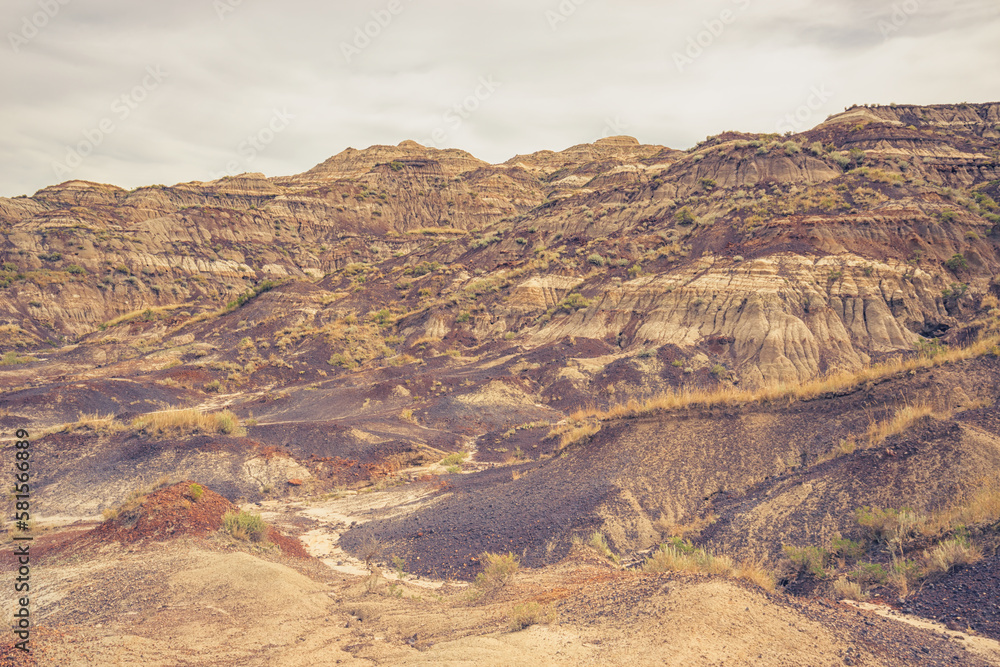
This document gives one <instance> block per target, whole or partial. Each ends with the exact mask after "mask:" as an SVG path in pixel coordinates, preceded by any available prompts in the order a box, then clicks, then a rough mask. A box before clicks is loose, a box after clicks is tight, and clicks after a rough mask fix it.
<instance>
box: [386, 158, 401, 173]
mask: <svg viewBox="0 0 1000 667" xmlns="http://www.w3.org/2000/svg"><path fill="white" fill-rule="evenodd" d="M389 168H390V169H392V170H393V171H399V170H401V169H402V168H403V163H402V162H400V161H398V160H393V161H392V162H390V163H389Z"/></svg>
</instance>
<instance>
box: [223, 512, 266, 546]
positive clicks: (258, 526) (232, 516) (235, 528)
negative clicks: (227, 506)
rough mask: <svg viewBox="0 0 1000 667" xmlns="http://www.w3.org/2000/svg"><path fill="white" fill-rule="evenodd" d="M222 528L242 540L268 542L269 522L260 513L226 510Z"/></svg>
mask: <svg viewBox="0 0 1000 667" xmlns="http://www.w3.org/2000/svg"><path fill="white" fill-rule="evenodd" d="M222 530H224V531H225V532H227V533H229V534H230V535H231V536H232V537H233V538H234V539H237V540H240V541H242V542H266V541H267V524H266V523H264V520H263V519H262V518H260V515H259V514H253V513H251V512H243V511H240V512H226V513H225V514H223V515H222Z"/></svg>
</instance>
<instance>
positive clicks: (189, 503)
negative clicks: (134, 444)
mask: <svg viewBox="0 0 1000 667" xmlns="http://www.w3.org/2000/svg"><path fill="white" fill-rule="evenodd" d="M193 485H194V482H181V483H179V484H174V485H173V486H168V487H166V488H163V489H159V490H158V491H154V492H153V493H151V494H149V495H148V496H146V497H145V498H144V499H143V500H142V501H141V502H139V503H138V505H137V506H136V507H134V508H131V509H126V510H123V511H122V512H121V514H120V515H119V516H118V517H116V518H114V519H112V520H110V521H105V522H104V523H102V524H101V525H100V526H98V527H97V528H95V529H94V530H93V531H91V533H90V536H91V537H95V538H97V539H100V540H102V541H105V540H114V541H116V542H121V543H123V544H132V543H134V542H140V541H143V540H161V541H162V540H167V539H170V538H172V537H180V536H181V535H193V536H195V537H205V536H206V535H208V534H209V533H211V532H214V531H216V530H218V529H219V528H221V527H222V516H223V515H224V514H225V513H226V512H238V511H239V508H238V507H236V505H234V504H233V503H231V502H229V501H228V500H226V499H225V498H223V497H222V496H220V495H219V494H217V493H215V492H214V491H212V490H210V489H205V488H202V495H201V497H200V498H199V499H198V500H197V501H195V499H194V494H193V493H192V486H193Z"/></svg>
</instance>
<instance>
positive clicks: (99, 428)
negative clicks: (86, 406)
mask: <svg viewBox="0 0 1000 667" xmlns="http://www.w3.org/2000/svg"><path fill="white" fill-rule="evenodd" d="M124 429H125V425H124V424H122V423H121V422H119V421H115V416H114V415H101V414H100V413H98V412H95V413H93V414H86V413H83V412H81V413H80V416H79V417H78V418H77V420H76V421H75V422H70V423H69V424H63V425H62V426H59V427H56V430H58V431H61V432H62V433H74V432H76V431H84V430H89V431H93V432H95V433H118V432H119V431H122V430H124Z"/></svg>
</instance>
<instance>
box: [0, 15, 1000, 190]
mask: <svg viewBox="0 0 1000 667" xmlns="http://www.w3.org/2000/svg"><path fill="white" fill-rule="evenodd" d="M0 28H2V33H3V35H4V39H3V44H0V84H2V86H3V91H4V95H3V98H4V99H3V102H2V104H0V128H2V130H0V195H2V196H13V195H18V194H31V193H33V192H35V191H36V190H38V189H39V188H42V187H44V186H46V185H50V184H53V183H59V182H62V181H66V180H70V179H85V180H93V181H99V182H104V183H114V184H116V185H120V186H122V187H128V188H130V187H135V186H138V185H144V184H152V183H164V184H172V183H177V182H182V181H190V180H210V179H212V178H218V177H219V176H222V175H224V174H226V173H232V174H236V173H241V172H245V171H261V172H264V173H265V174H267V175H268V176H277V175H286V174H295V173H299V172H302V171H305V170H306V169H309V168H310V167H312V166H313V165H315V164H316V163H318V162H321V161H323V160H324V159H326V158H327V157H329V156H331V155H333V154H335V153H338V152H340V151H341V150H343V149H344V148H346V147H348V146H351V147H354V148H363V147H366V146H369V145H372V144H396V143H399V142H400V141H402V140H404V139H414V140H416V141H418V142H420V143H422V144H425V145H432V146H437V147H441V148H444V147H456V148H462V149H464V150H468V151H469V152H471V153H472V154H474V155H476V156H477V157H480V158H482V159H484V160H488V161H490V162H502V161H504V160H506V159H508V158H510V157H512V156H514V155H516V154H518V153H526V152H531V151H535V150H541V149H553V150H560V149H563V148H566V147H568V146H571V145H573V144H577V143H582V142H590V141H594V140H596V139H599V138H600V137H602V136H610V135H614V134H629V135H632V136H635V137H637V138H638V139H639V140H640V141H642V142H644V143H656V144H663V145H667V146H671V147H674V148H688V147H690V146H692V145H694V144H695V143H697V142H698V141H700V140H701V139H704V138H705V137H706V136H707V135H709V134H716V133H718V132H721V131H723V130H730V129H731V130H744V131H755V132H773V131H776V130H778V129H781V130H784V129H789V127H792V128H794V129H806V128H808V127H811V126H813V125H815V124H817V123H819V122H822V121H823V120H824V119H825V118H826V116H828V115H829V114H831V113H834V112H837V111H842V110H843V108H844V107H845V106H848V105H850V104H854V103H890V102H897V103H918V104H934V103H945V102H963V101H969V102H985V101H997V100H998V98H1000V92H998V91H1000V48H998V46H997V45H998V44H1000V2H997V0H951V1H940V0H708V1H705V0H703V1H701V2H697V3H696V2H690V1H688V2H683V3H682V2H680V0H660V1H655V2H654V1H648V2H639V1H637V0H615V1H614V2H612V1H611V0H503V1H502V2H496V1H490V2H486V1H485V0H465V1H463V2H459V1H458V0H352V1H351V2H347V1H346V0H339V1H334V2H329V1H326V2H323V1H321V0H285V1H284V2H281V3H277V2H268V1H267V0H175V1H174V2H171V3H167V2H140V1H137V0H4V3H3V9H0ZM789 114H791V116H789Z"/></svg>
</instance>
